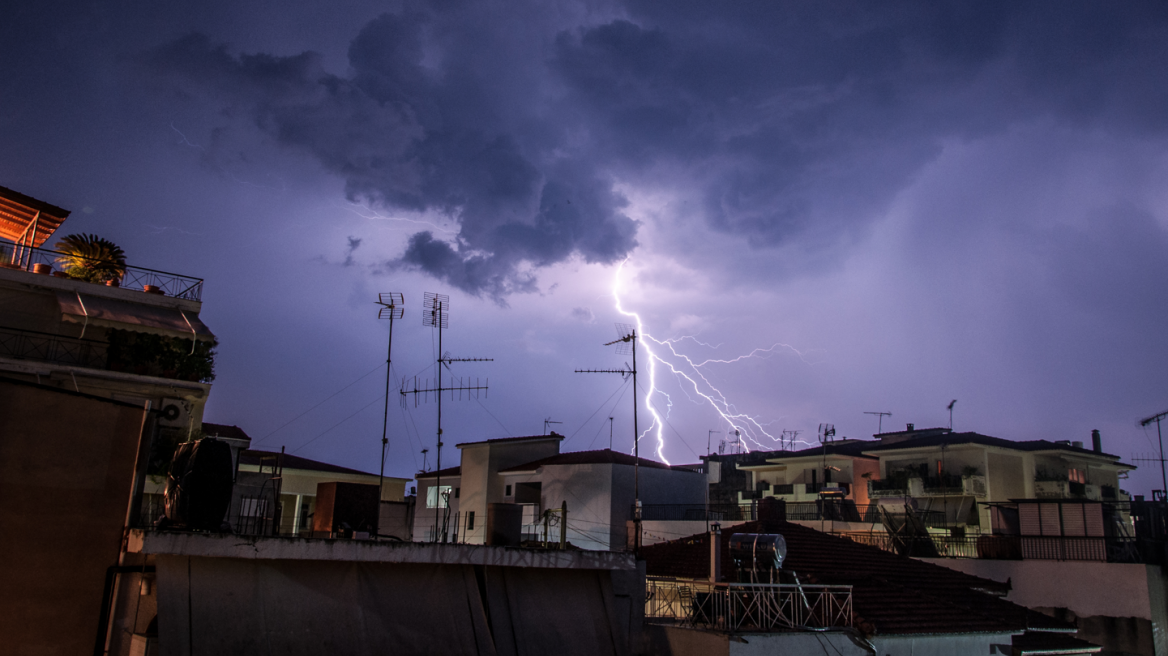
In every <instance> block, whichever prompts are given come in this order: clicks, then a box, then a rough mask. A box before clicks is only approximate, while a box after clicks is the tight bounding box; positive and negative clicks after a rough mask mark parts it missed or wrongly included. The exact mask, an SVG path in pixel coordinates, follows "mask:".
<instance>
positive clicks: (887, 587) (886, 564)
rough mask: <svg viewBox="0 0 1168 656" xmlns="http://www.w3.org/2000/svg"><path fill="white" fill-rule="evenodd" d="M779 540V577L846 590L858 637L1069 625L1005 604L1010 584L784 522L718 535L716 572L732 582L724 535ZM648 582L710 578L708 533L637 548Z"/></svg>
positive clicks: (746, 526) (732, 570)
mask: <svg viewBox="0 0 1168 656" xmlns="http://www.w3.org/2000/svg"><path fill="white" fill-rule="evenodd" d="M735 533H778V534H780V535H782V536H783V538H784V539H785V540H786V543H787V557H786V560H785V561H784V562H783V570H784V571H786V572H794V573H796V574H797V575H798V576H799V580H800V582H801V583H812V584H820V585H851V586H852V610H853V613H854V614H855V623H856V626H857V628H859V629H860V630H861V631H863V632H864V633H867V634H869V635H871V634H910V633H912V634H919V633H974V632H1004V631H1022V630H1024V629H1027V628H1030V629H1040V630H1054V631H1073V630H1074V626H1073V625H1071V624H1067V623H1065V622H1060V621H1058V620H1055V619H1053V618H1050V617H1047V616H1045V615H1042V614H1041V613H1037V612H1034V611H1031V610H1029V609H1027V608H1024V607H1022V606H1019V605H1017V604H1013V603H1011V602H1008V601H1006V600H1004V599H1002V598H1001V597H1002V596H1004V595H1005V594H1006V593H1007V592H1008V591H1009V590H1010V584H1009V583H1008V582H1007V583H999V582H997V581H992V580H989V579H983V578H980V577H976V576H971V575H969V574H964V573H961V572H958V571H955V570H951V569H948V568H945V567H941V566H939V565H933V564H931V563H926V562H923V561H920V560H915V559H913V558H907V557H903V556H898V555H896V554H893V553H890V552H887V551H883V550H881V549H878V548H876V547H870V546H867V545H863V544H859V543H857V542H853V541H851V540H848V539H846V538H843V537H839V536H834V535H829V534H827V533H822V532H820V531H816V530H815V529H811V528H807V527H804V526H799V525H797V524H792V523H790V522H786V521H782V520H769V521H756V522H747V523H746V524H741V525H738V526H733V527H730V528H728V529H726V530H725V531H723V532H722V534H721V542H722V573H723V575H724V577H725V578H726V579H727V580H731V581H733V580H735V576H736V574H735V572H736V570H735V567H734V561H733V559H732V558H731V557H730V536H731V535H733V534H735ZM641 555H642V557H643V558H644V559H645V562H646V569H647V573H648V574H649V575H650V576H671V577H678V578H690V579H705V578H708V577H709V561H710V546H709V534H708V533H699V534H698V535H694V536H691V537H688V538H682V539H680V540H673V541H671V542H664V543H661V544H654V545H650V546H647V547H642V549H641Z"/></svg>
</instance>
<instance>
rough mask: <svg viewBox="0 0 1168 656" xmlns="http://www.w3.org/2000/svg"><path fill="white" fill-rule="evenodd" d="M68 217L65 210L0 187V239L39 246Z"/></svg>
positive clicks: (67, 212)
mask: <svg viewBox="0 0 1168 656" xmlns="http://www.w3.org/2000/svg"><path fill="white" fill-rule="evenodd" d="M68 216H69V210H63V209H61V208H59V207H57V206H55V205H50V204H48V203H46V202H44V201H40V200H37V199H35V198H32V197H31V196H25V195H24V194H22V193H20V192H16V191H13V190H11V189H8V188H7V187H0V237H3V238H5V239H10V240H12V241H14V242H17V243H19V244H23V245H26V246H38V247H39V246H41V245H42V244H44V243H45V242H46V241H47V240H48V239H49V237H51V236H52V234H53V233H54V232H56V230H57V228H59V227H61V223H63V222H64V221H65V219H66V218H68Z"/></svg>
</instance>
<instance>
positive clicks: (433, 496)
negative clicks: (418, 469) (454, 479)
mask: <svg viewBox="0 0 1168 656" xmlns="http://www.w3.org/2000/svg"><path fill="white" fill-rule="evenodd" d="M451 489H452V488H451V487H450V486H449V485H443V486H441V487H435V486H433V485H431V486H430V488H429V489H428V490H426V507H427V508H437V507H438V495H439V494H441V495H442V507H443V508H445V507H448V506H449V505H450V491H451Z"/></svg>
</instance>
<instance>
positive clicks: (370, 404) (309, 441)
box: [288, 394, 385, 454]
mask: <svg viewBox="0 0 1168 656" xmlns="http://www.w3.org/2000/svg"><path fill="white" fill-rule="evenodd" d="M384 398H385V397H384V396H382V395H381V394H378V395H377V398H375V399H373V400H372V401H370V402H369V403H367V404H365V405H364V406H362V407H361V409H359V410H357V411H356V412H354V413H353V414H351V415H349V416H348V417H345V418H344V419H342V420H340V421H338V422H337V423H335V424H333V425H332V426H329V427H328V428H327V429H326V430H325V431H324V432H323V433H320V434H319V435H317V436H316V437H314V438H312V439H311V440H308V441H307V442H305V443H304V444H301V445H300V446H298V447H296V448H295V449H292V450H291V451H289V452H288V453H293V454H294V453H296V452H297V451H299V450H301V449H303V448H304V447H306V446H308V445H309V444H312V443H313V442H315V441H317V440H319V439H320V438H322V437H324V436H325V434H327V433H328V432H329V431H331V430H332V429H334V428H336V427H337V426H340V425H341V424H343V423H345V422H346V421H349V420H350V419H352V418H353V417H356V416H357V415H359V414H361V413H362V412H364V411H366V410H368V409H369V408H370V407H371V406H372V405H373V404H374V403H377V402H378V401H381V400H382V399H384Z"/></svg>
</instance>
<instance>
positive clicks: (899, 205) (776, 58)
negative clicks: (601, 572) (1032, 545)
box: [0, 0, 1168, 494]
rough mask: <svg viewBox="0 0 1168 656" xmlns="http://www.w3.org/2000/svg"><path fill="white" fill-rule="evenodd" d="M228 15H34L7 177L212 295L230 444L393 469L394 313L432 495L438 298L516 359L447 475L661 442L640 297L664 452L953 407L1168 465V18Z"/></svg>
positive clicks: (455, 338) (396, 12)
mask: <svg viewBox="0 0 1168 656" xmlns="http://www.w3.org/2000/svg"><path fill="white" fill-rule="evenodd" d="M196 5H197V6H196ZM196 5H191V6H184V5H181V4H180V3H159V2H100V3H98V2H87V3H80V2H79V3H69V2H53V1H51V0H50V1H46V2H38V3H20V4H19V6H15V7H11V8H9V10H8V15H7V16H6V20H5V21H3V23H2V24H0V57H2V61H3V65H2V66H0V84H2V88H3V98H2V99H0V143H2V144H3V156H2V157H0V184H2V185H4V186H7V187H10V188H13V189H16V190H18V191H21V192H23V193H26V194H28V195H31V196H34V197H36V198H39V199H41V200H44V201H47V202H49V203H53V204H56V205H60V206H62V207H65V208H67V209H70V210H72V211H73V215H72V217H71V218H70V219H69V220H68V221H67V222H66V223H65V225H64V227H63V228H62V231H61V233H59V234H67V233H74V232H92V233H98V234H100V235H102V236H104V237H107V238H109V239H111V240H113V241H115V242H116V243H118V244H119V245H120V246H122V247H123V248H124V250H125V251H126V253H127V255H128V257H129V261H130V263H131V264H136V265H139V266H144V267H150V268H155V269H162V270H168V271H174V272H176V273H182V274H188V275H193V276H199V277H203V278H205V279H206V287H205V290H204V296H203V300H204V307H203V313H202V317H203V319H204V321H205V322H206V323H207V324H208V325H209V326H210V327H211V329H212V330H213V331H215V333H216V334H217V335H218V337H219V340H220V347H219V355H218V359H217V362H216V369H217V379H216V381H215V384H214V388H213V390H212V393H211V397H210V401H209V402H208V405H207V412H206V417H205V419H206V420H207V421H212V422H217V423H225V424H236V425H239V426H240V427H242V428H243V429H244V430H246V431H247V432H248V433H249V434H250V435H251V436H252V437H253V438H255V439H256V443H255V444H256V446H258V447H259V448H269V449H276V450H278V449H279V447H280V446H281V445H284V446H286V447H287V449H288V450H289V451H293V452H295V453H297V454H298V455H302V456H306V457H310V458H317V459H322V460H326V461H329V462H334V463H337V464H341V465H346V466H350V467H357V468H361V469H365V470H368V471H376V470H377V457H378V451H379V440H380V437H381V416H382V403H383V398H384V397H383V394H384V386H385V370H384V368H379V365H383V364H384V359H385V350H386V342H387V332H388V322H385V321H378V320H377V307H376V306H375V305H374V301H375V300H376V298H377V294H378V292H401V293H404V294H405V297H406V307H405V311H406V314H405V318H404V319H403V320H401V321H400V322H398V323H397V324H395V330H394V366H393V374H394V377H395V381H394V382H393V384H392V386H393V388H394V390H393V393H392V398H391V403H390V412H389V438H390V445H391V448H390V457H389V460H388V464H387V471H388V472H389V473H391V474H394V475H399V476H412V475H413V473H414V472H415V471H417V470H418V469H419V468H420V467H421V466H422V462H423V456H422V454H421V453H420V452H421V450H422V449H423V448H427V447H428V448H429V449H430V453H429V455H428V456H427V461H428V462H429V464H430V466H431V467H432V466H433V464H434V461H433V457H434V442H435V434H434V433H435V406H434V404H433V403H429V404H426V403H422V404H420V405H419V406H418V407H416V408H415V407H414V405H413V403H412V402H411V403H410V404H409V406H408V408H406V409H404V410H403V409H402V407H401V405H400V402H399V398H400V395H399V394H398V393H397V389H398V388H399V386H400V382H399V380H398V379H400V377H402V376H408V377H410V380H411V383H410V384H411V385H412V380H413V379H412V377H413V376H414V375H417V376H418V377H419V385H424V384H425V381H424V379H425V378H433V377H434V375H435V372H434V369H435V368H434V364H433V361H434V358H435V357H436V355H437V345H436V338H437V335H436V334H435V333H434V331H433V330H432V329H430V328H424V327H423V326H422V311H421V310H422V294H423V292H426V291H430V292H438V293H444V294H449V295H450V297H451V312H450V329H449V330H448V331H445V333H444V335H443V341H444V344H443V347H444V350H446V351H449V352H450V353H451V355H452V356H454V357H483V358H495V361H494V362H490V363H469V364H455V365H452V372H451V373H453V375H455V376H461V377H463V381H464V382H466V381H467V380H468V377H469V380H471V381H473V380H474V379H475V378H478V379H480V380H482V381H483V382H486V380H487V379H489V382H490V391H489V394H488V395H487V396H486V397H483V398H478V399H469V400H467V399H465V398H464V400H462V401H455V402H453V403H445V404H444V418H443V423H444V428H445V431H446V432H445V436H446V438H445V443H446V445H447V447H448V448H446V449H445V450H444V456H445V458H444V463H443V464H444V465H450V464H455V463H456V462H457V451H456V450H455V449H453V448H450V447H452V446H453V445H454V444H456V443H459V442H466V441H474V440H480V439H486V438H493V437H504V436H512V435H530V434H538V433H541V432H542V431H543V428H544V424H543V421H544V420H545V419H548V418H550V419H552V420H555V421H561V422H563V423H562V424H554V425H552V428H553V429H555V430H557V431H558V432H561V433H563V434H565V435H568V436H569V439H567V440H566V441H565V442H564V444H563V449H564V450H582V449H587V448H604V447H607V446H608V439H609V422H608V417H610V416H611V417H613V418H614V420H613V422H612V426H613V431H614V435H615V437H614V447H615V448H620V449H623V450H631V447H632V435H633V426H632V391H631V389H630V387H631V385H628V384H627V383H626V382H625V381H623V380H622V378H621V377H620V376H617V375H601V374H590V375H585V374H576V373H573V371H574V369H577V368H620V367H623V366H624V365H625V363H626V362H628V363H630V364H631V359H630V358H629V357H628V356H625V355H620V354H617V353H616V352H615V347H613V346H608V347H605V346H603V344H604V343H605V342H608V341H611V340H613V339H615V338H616V337H617V336H618V335H617V331H616V328H615V327H614V323H616V322H621V323H635V320H634V319H632V318H630V317H627V316H624V315H622V314H621V313H620V312H619V311H618V310H617V307H616V302H617V299H616V298H614V285H615V284H616V281H617V280H618V273H619V283H620V292H619V294H620V298H619V300H620V302H621V304H622V307H623V308H624V309H625V310H626V311H635V312H637V313H639V315H640V318H641V320H642V322H643V323H642V328H643V333H644V335H645V336H646V340H647V341H646V343H645V344H644V346H643V347H642V348H641V350H640V351H639V353H638V364H639V369H640V375H639V382H640V384H641V387H642V390H641V392H640V393H639V396H640V397H641V400H642V405H641V410H640V420H641V427H642V429H644V428H647V427H648V426H649V425H650V423H651V422H652V421H653V417H652V414H651V413H650V411H649V407H648V406H647V405H645V404H644V403H643V401H644V397H645V395H646V394H647V393H649V391H650V385H651V384H652V381H651V376H650V365H651V363H653V362H656V368H657V375H656V382H657V390H658V391H657V392H654V393H653V394H652V397H651V403H652V406H653V407H655V408H656V409H657V411H658V412H659V414H660V415H661V416H662V417H665V416H666V414H668V419H667V422H666V423H665V424H663V425H662V426H661V429H662V430H661V437H662V438H663V439H664V446H663V447H662V450H661V451H660V452H659V454H658V455H654V454H655V453H658V444H657V434H656V430H654V431H653V432H652V433H650V434H649V435H648V436H646V438H645V441H643V442H642V449H641V452H642V454H643V455H653V457H662V456H663V457H664V458H666V459H668V460H669V461H670V462H673V463H680V462H694V461H696V460H697V458H698V455H700V454H704V453H705V452H706V449H707V440H709V441H711V442H712V443H713V445H714V447H713V448H714V450H715V451H716V450H717V445H718V443H719V441H720V440H723V439H726V438H727V431H728V430H729V429H730V426H731V424H732V423H737V424H738V425H739V426H740V427H741V429H742V432H743V433H744V438H746V439H747V444H748V445H749V446H750V447H751V448H752V449H757V448H759V447H760V446H763V447H767V448H774V447H775V446H776V444H777V443H776V442H775V441H774V440H772V439H771V438H770V437H768V434H769V435H770V436H774V437H776V438H777V437H778V436H779V435H780V434H781V433H782V432H783V431H784V430H799V431H802V432H801V433H800V434H799V436H798V439H799V440H802V441H804V442H807V443H816V431H817V426H818V425H819V424H820V423H821V422H830V423H833V424H834V425H835V427H836V431H837V436H838V437H844V436H847V437H859V438H869V439H870V437H871V434H872V433H875V432H876V427H877V419H876V417H875V416H872V415H866V414H864V412H865V411H888V412H891V413H892V416H891V417H890V418H885V419H884V428H885V430H888V429H889V428H893V429H896V428H903V427H904V425H905V424H906V423H908V422H912V423H915V424H916V425H917V426H918V427H930V426H947V425H948V422H949V412H948V410H946V406H947V405H948V404H949V402H950V401H951V400H952V399H957V404H956V406H955V407H954V413H953V423H954V428H955V429H957V430H973V431H977V432H981V433H985V434H989V435H994V436H998V437H1003V438H1008V439H1015V440H1027V439H1052V440H1061V439H1067V440H1083V441H1085V442H1087V444H1088V445H1089V444H1090V439H1091V438H1090V433H1091V429H1093V428H1098V429H1100V430H1101V431H1102V433H1103V442H1104V449H1105V450H1106V451H1108V452H1110V453H1114V454H1117V455H1120V456H1122V458H1123V459H1124V460H1128V461H1130V459H1131V458H1134V457H1142V456H1147V455H1149V454H1150V453H1151V452H1152V451H1153V450H1154V448H1155V447H1154V444H1155V441H1156V433H1155V429H1154V427H1153V428H1152V429H1151V430H1150V431H1148V430H1146V429H1143V428H1139V427H1138V426H1137V420H1138V419H1140V418H1142V417H1144V416H1147V415H1151V414H1154V413H1157V412H1160V411H1162V410H1166V409H1168V377H1166V373H1168V372H1166V367H1165V364H1166V362H1168V344H1166V343H1165V339H1164V336H1165V327H1166V319H1168V316H1166V312H1165V299H1166V294H1168V259H1166V257H1165V255H1166V253H1168V184H1166V183H1168V156H1166V153H1168V151H1166V149H1165V146H1166V145H1168V5H1164V4H1162V3H1139V2H1130V3H1122V4H1113V3H1094V4H1086V3H1074V2H1060V3H1043V4H1034V3H1017V2H1002V3H994V2H978V3H960V2H953V3H942V2H937V3H872V2H856V3H845V2H838V3H830V4H826V5H825V4H823V3H795V2H752V1H745V0H743V1H736V2H680V1H678V2H640V1H635V0H634V1H629V2H591V3H587V2H585V3H579V2H577V3H573V2H541V3H535V2H523V1H515V0H512V1H508V2H483V1H479V2H430V3H415V2H400V3H392V2H388V3H375V2H361V1H358V0H339V1H334V2H331V3H327V5H328V6H325V5H326V3H303V2H299V3H298V2H294V1H293V2H283V3H270V2H254V1H251V2H249V1H241V0H231V1H230V2H225V1H221V2H214V1H212V2H203V3H196ZM622 263H623V266H622ZM649 337H651V338H653V339H652V340H650V339H649ZM647 348H651V349H653V350H654V351H655V352H657V353H658V354H660V355H662V357H663V361H654V360H652V358H651V357H650V356H649V353H648V351H647V350H646V349H647ZM671 351H672V352H671ZM742 356H750V357H744V358H743V359H737V358H740V357H742ZM687 358H688V359H689V361H690V362H692V363H693V364H698V365H701V366H699V367H698V368H696V369H695V368H692V367H690V366H688V364H687V361H686V359H687ZM732 360H735V361H733V362H731V361H732ZM666 362H668V363H672V365H673V366H674V367H676V368H678V369H679V370H680V371H683V372H684V373H686V374H687V375H688V376H689V377H690V379H692V380H693V381H694V382H693V383H691V382H689V381H688V380H686V379H683V378H678V377H677V376H674V375H673V374H671V373H670V372H669V367H668V365H667V364H665V363H666ZM338 392H339V393H338ZM334 394H335V395H334ZM330 395H333V396H331V398H330ZM702 395H705V396H708V397H710V398H711V399H713V400H714V402H715V404H716V405H717V407H720V408H721V409H722V411H723V412H726V413H737V414H739V415H741V416H742V417H741V418H740V419H738V420H736V422H730V421H727V420H725V419H723V418H722V417H721V416H720V414H719V412H718V411H717V410H715V404H711V403H710V402H708V401H707V400H706V399H705V398H703V396H702ZM326 399H327V400H326ZM322 401H323V403H322ZM318 404H319V405H318ZM314 406H315V407H314ZM301 415H302V416H301ZM710 431H717V433H715V434H713V435H711V434H710ZM1159 479H1160V476H1159V470H1158V466H1155V465H1152V464H1150V463H1149V464H1145V466H1143V467H1142V469H1141V471H1139V472H1136V473H1133V475H1132V480H1130V481H1128V483H1127V485H1126V486H1125V487H1126V489H1128V490H1129V491H1130V492H1132V493H1144V494H1146V493H1149V491H1150V490H1151V489H1152V488H1153V487H1160V483H1159Z"/></svg>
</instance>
